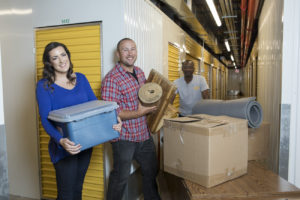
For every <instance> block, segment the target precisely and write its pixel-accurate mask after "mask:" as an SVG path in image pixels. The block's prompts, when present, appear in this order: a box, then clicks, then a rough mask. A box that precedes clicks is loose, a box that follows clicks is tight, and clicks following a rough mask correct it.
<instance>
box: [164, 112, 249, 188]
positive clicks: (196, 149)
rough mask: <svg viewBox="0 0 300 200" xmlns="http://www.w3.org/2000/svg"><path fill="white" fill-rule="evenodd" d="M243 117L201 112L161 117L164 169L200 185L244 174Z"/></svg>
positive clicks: (245, 137)
mask: <svg viewBox="0 0 300 200" xmlns="http://www.w3.org/2000/svg"><path fill="white" fill-rule="evenodd" d="M247 162H248V123H247V120H244V119H238V118H232V117H227V116H210V115H205V114H197V115H191V116H189V117H179V118H172V119H165V121H164V170H165V171H166V172H169V173H171V174H174V175H177V176H179V177H182V178H184V179H187V180H190V181H193V182H195V183H198V184H200V185H202V186H204V187H208V188H209V187H212V186H215V185H218V184H220V183H223V182H225V181H228V180H231V179H234V178H237V177H239V176H241V175H243V174H246V173H247V164H248V163H247Z"/></svg>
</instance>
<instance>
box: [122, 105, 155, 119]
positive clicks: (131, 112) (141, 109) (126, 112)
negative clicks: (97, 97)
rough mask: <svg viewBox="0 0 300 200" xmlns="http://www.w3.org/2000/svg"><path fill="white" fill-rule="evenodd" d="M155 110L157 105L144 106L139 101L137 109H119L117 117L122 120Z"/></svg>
mask: <svg viewBox="0 0 300 200" xmlns="http://www.w3.org/2000/svg"><path fill="white" fill-rule="evenodd" d="M156 110H157V106H152V107H145V106H143V105H142V104H141V103H139V107H138V109H137V110H121V111H120V112H119V117H120V118H121V119H122V120H127V119H136V118H139V117H142V116H144V115H146V114H148V113H151V112H154V111H156Z"/></svg>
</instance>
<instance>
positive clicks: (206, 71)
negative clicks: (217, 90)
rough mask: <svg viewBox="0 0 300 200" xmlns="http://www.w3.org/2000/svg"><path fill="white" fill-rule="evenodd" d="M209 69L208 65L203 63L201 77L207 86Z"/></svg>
mask: <svg viewBox="0 0 300 200" xmlns="http://www.w3.org/2000/svg"><path fill="white" fill-rule="evenodd" d="M209 68H210V65H209V64H207V63H204V66H203V69H201V75H202V76H204V78H205V80H206V82H207V84H209V71H210V70H209Z"/></svg>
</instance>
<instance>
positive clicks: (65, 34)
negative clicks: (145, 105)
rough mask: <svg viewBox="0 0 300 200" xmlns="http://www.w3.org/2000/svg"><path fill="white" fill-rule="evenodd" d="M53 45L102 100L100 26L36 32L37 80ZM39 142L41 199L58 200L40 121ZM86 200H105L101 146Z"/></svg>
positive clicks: (85, 189)
mask: <svg viewBox="0 0 300 200" xmlns="http://www.w3.org/2000/svg"><path fill="white" fill-rule="evenodd" d="M51 41H57V42H61V43H64V44H65V45H66V46H67V47H68V49H69V50H70V52H71V58H72V62H73V65H74V71H75V72H81V73H83V74H85V75H86V77H87V79H88V80H89V82H90V84H91V87H92V89H93V91H94V93H95V94H96V96H97V97H98V98H99V97H100V85H101V56H100V55H101V44H100V24H87V25H79V26H62V27H53V28H45V29H37V30H36V34H35V42H36V44H35V46H36V77H37V80H39V79H41V78H42V70H43V63H42V55H43V51H44V48H45V46H46V45H47V44H48V43H49V42H51ZM39 138H40V139H39V143H40V174H41V183H42V197H43V198H56V194H57V191H56V179H55V177H56V176H55V171H54V167H53V165H52V163H51V161H50V156H49V153H48V141H49V136H48V134H46V132H45V130H44V129H43V127H42V125H41V122H40V120H39ZM83 199H84V200H92V199H95V200H96V199H104V178H103V146H102V145H98V146H97V147H94V151H93V155H92V160H91V163H90V166H89V169H88V172H87V175H86V178H85V181H84V185H83Z"/></svg>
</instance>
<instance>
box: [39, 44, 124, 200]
mask: <svg viewBox="0 0 300 200" xmlns="http://www.w3.org/2000/svg"><path fill="white" fill-rule="evenodd" d="M43 64H44V70H43V78H42V79H41V80H39V81H38V83H37V88H36V96H37V102H38V106H39V113H40V117H41V122H42V125H43V127H44V129H45V130H46V132H47V133H48V134H49V135H50V141H49V154H50V157H51V161H52V163H53V164H54V168H55V172H56V181H57V192H58V194H57V199H59V200H80V199H81V196H82V185H83V181H84V177H85V174H86V171H87V169H88V165H89V162H90V159H91V154H92V148H90V149H87V150H84V151H80V148H81V146H80V144H77V145H75V143H73V142H72V141H70V140H69V139H68V138H63V136H62V134H61V133H60V132H59V130H58V129H57V128H56V127H55V126H54V125H53V124H52V123H51V121H49V120H48V114H49V112H50V111H51V110H56V109H60V108H64V107H67V106H72V105H76V104H80V103H84V102H87V101H92V100H96V99H97V98H96V96H95V94H94V92H93V91H92V88H91V86H90V84H89V82H88V80H87V78H86V77H85V76H84V75H83V74H81V73H74V72H73V64H72V62H71V55H70V52H69V50H68V49H67V47H66V46H65V45H64V44H62V43H58V42H51V43H49V44H48V45H47V46H46V47H45V50H44V54H43ZM118 120H119V123H118V124H116V125H114V127H113V128H114V129H115V130H117V131H120V130H121V126H122V123H121V121H120V119H118Z"/></svg>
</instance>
